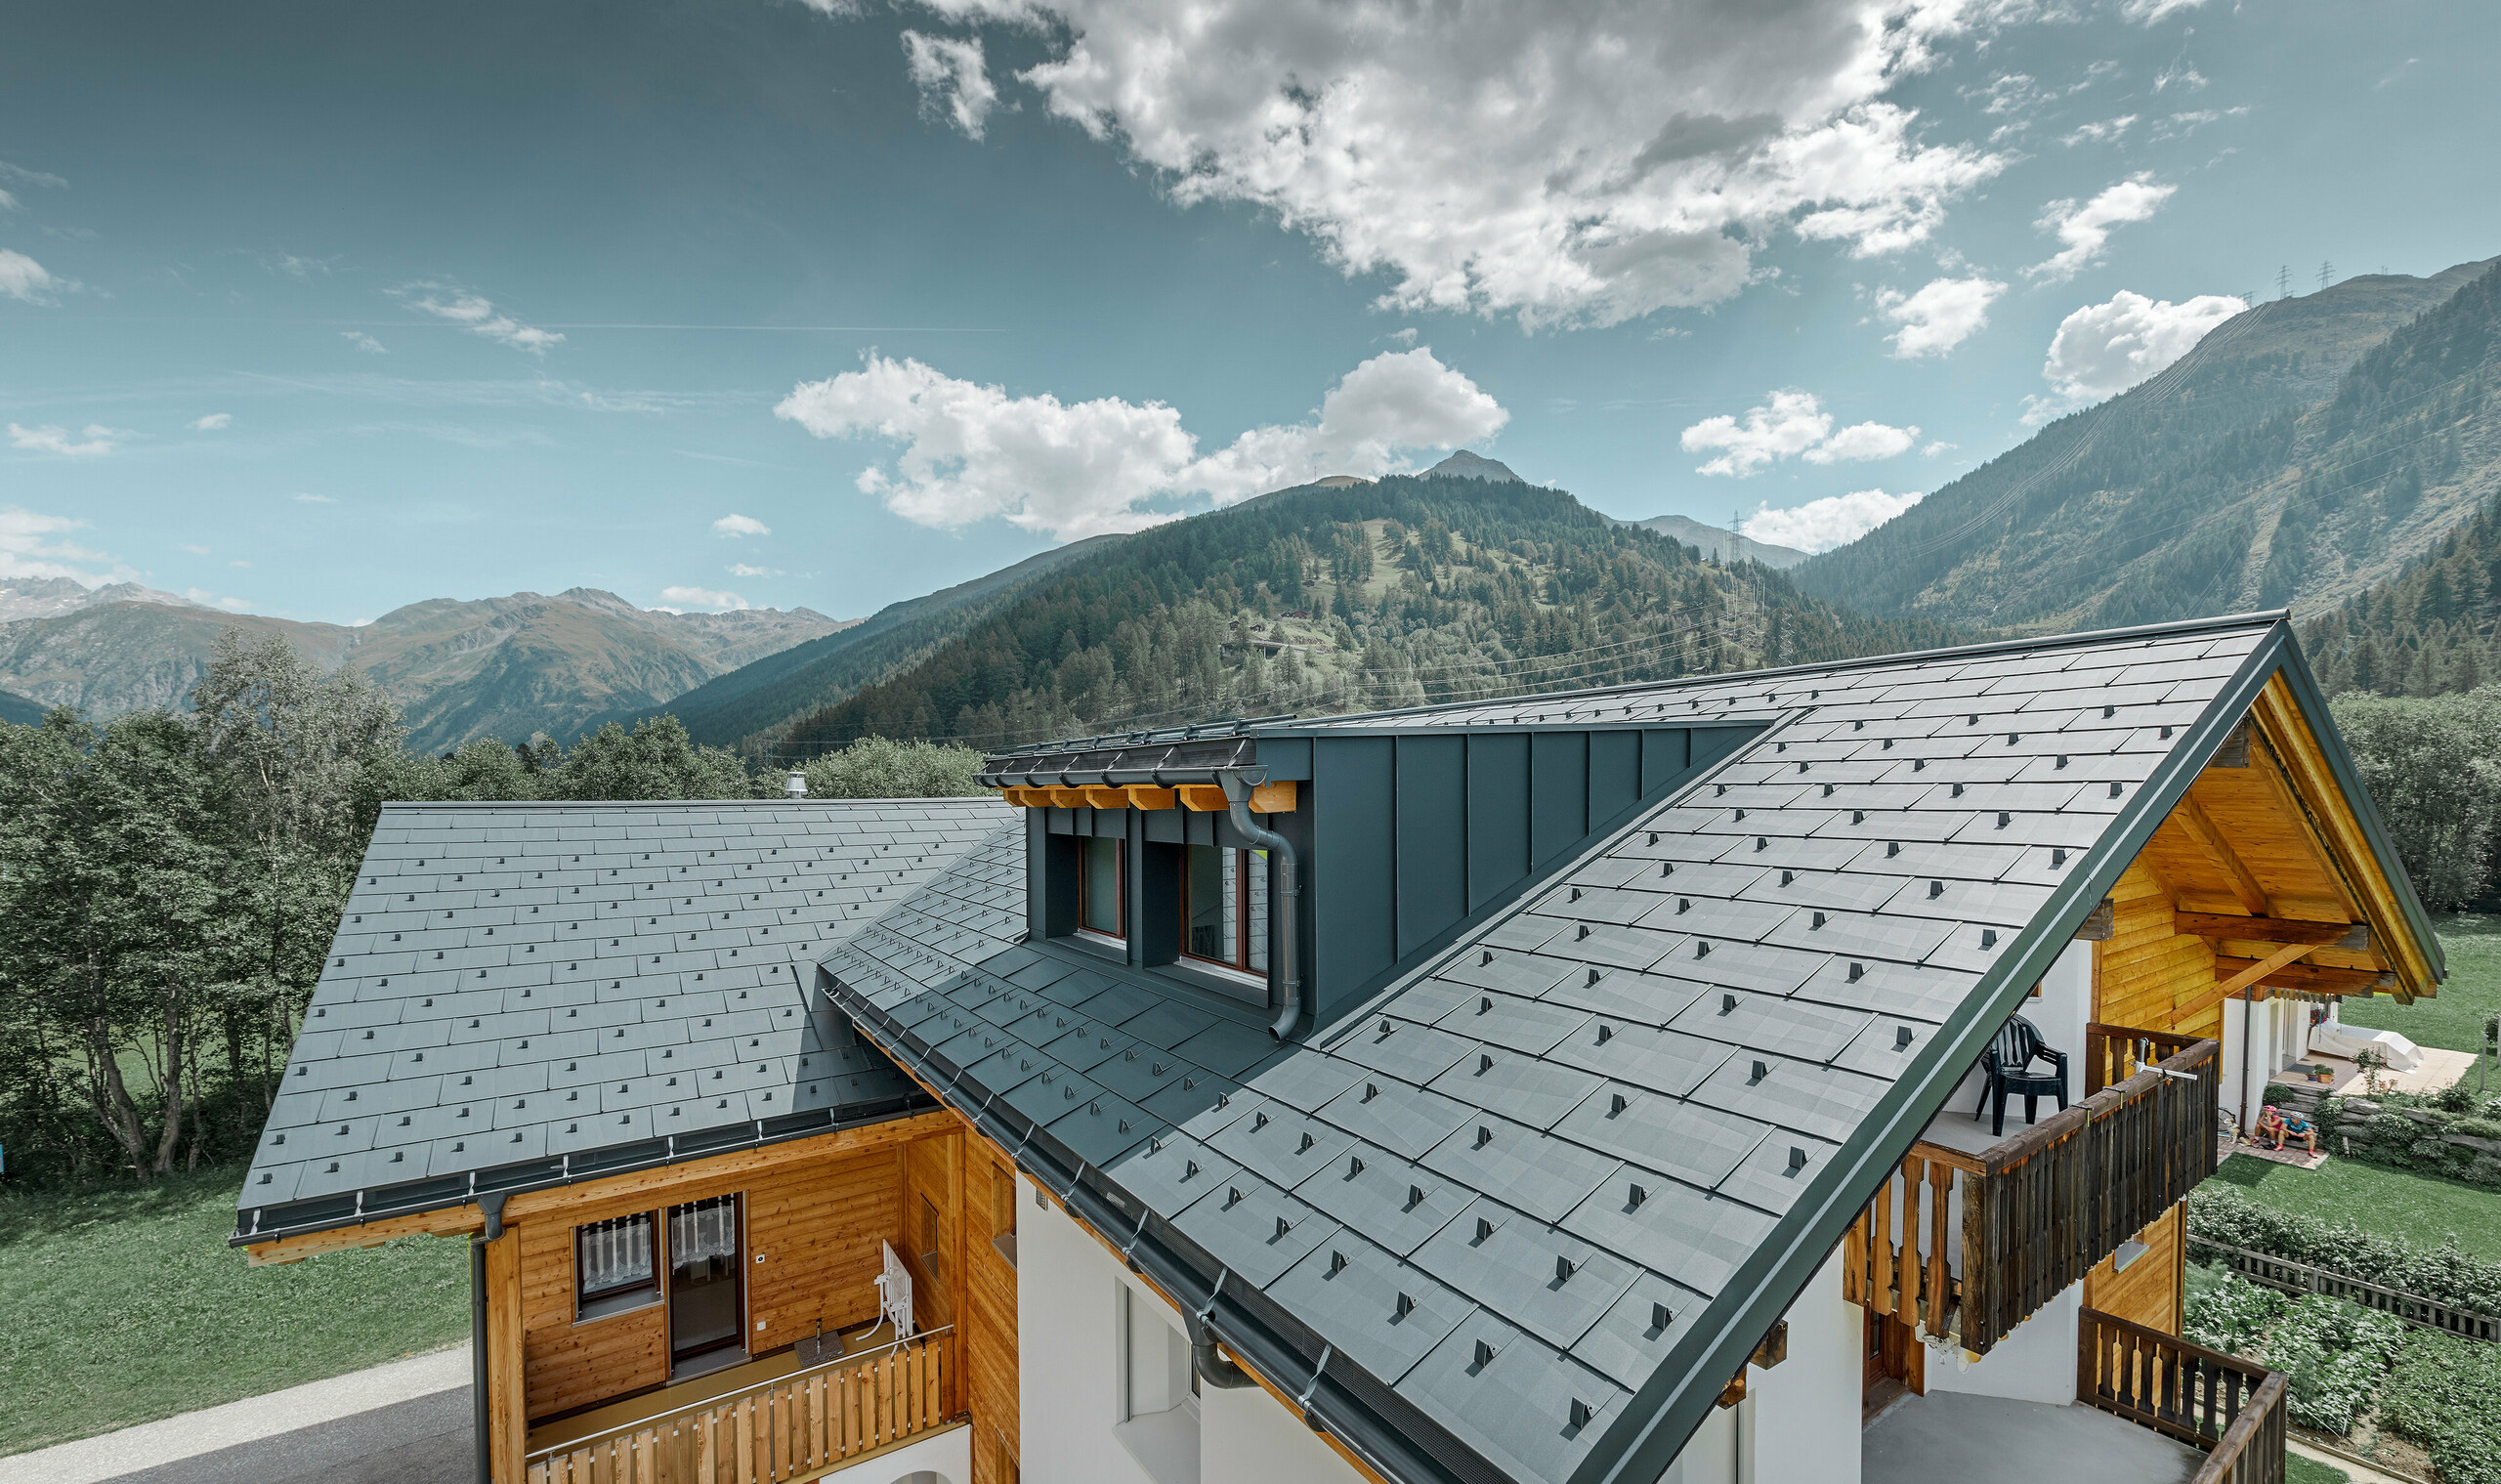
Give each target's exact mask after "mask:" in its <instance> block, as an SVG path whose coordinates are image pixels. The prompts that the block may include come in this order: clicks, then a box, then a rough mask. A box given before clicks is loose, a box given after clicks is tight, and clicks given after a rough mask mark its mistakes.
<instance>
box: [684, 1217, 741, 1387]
mask: <svg viewBox="0 0 2501 1484" xmlns="http://www.w3.org/2000/svg"><path fill="white" fill-rule="evenodd" d="M741 1214H742V1211H741V1209H740V1203H739V1198H738V1197H737V1196H716V1197H714V1198H713V1199H711V1200H709V1201H697V1202H695V1203H693V1204H692V1205H688V1206H672V1207H670V1208H669V1211H668V1354H669V1368H670V1370H671V1371H672V1372H676V1371H680V1370H683V1369H685V1368H687V1367H688V1366H689V1365H690V1363H699V1364H696V1367H695V1368H696V1369H698V1370H710V1369H711V1368H712V1367H713V1366H715V1365H725V1364H728V1363H730V1362H731V1361H733V1360H735V1359H737V1358H738V1357H739V1356H742V1355H743V1354H745V1352H746V1304H745V1301H744V1299H745V1293H744V1292H743V1282H744V1280H743V1277H742V1273H741V1266H742V1264H741V1261H740V1253H741V1251H742V1248H743V1244H742V1242H741V1240H740V1227H741V1224H742V1223H741V1222H740V1219H739V1218H740V1216H741Z"/></svg>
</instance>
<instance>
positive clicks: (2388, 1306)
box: [2188, 1232, 2501, 1343]
mask: <svg viewBox="0 0 2501 1484" xmlns="http://www.w3.org/2000/svg"><path fill="white" fill-rule="evenodd" d="M2188 1245H2189V1246H2190V1247H2197V1248H2203V1249H2205V1250H2206V1251H2210V1252H2216V1253H2220V1254H2221V1255H2222V1257H2223V1259H2224V1262H2225V1265H2226V1266H2228V1267H2229V1268H2230V1269H2231V1270H2232V1271H2233V1272H2235V1273H2238V1274H2240V1275H2241V1276H2242V1277H2244V1278H2247V1279H2249V1280H2251V1281H2252V1282H2255V1283H2263V1284H2265V1285H2267V1286H2268V1288H2270V1289H2279V1290H2281V1291H2282V1292H2284V1293H2327V1294H2331V1295H2333V1296H2335V1297H2338V1298H2350V1299H2352V1300H2353V1302H2355V1303H2358V1304H2360V1305H2361V1306H2362V1307H2364V1308H2366V1309H2377V1310H2379V1311H2380V1312H2381V1313H2383V1314H2394V1315H2395V1316H2396V1317H2397V1318H2399V1319H2402V1320H2404V1321H2405V1322H2406V1323H2407V1324H2410V1325H2418V1326H2420V1327H2422V1328H2423V1329H2426V1330H2438V1331H2440V1332H2441V1333H2443V1334H2446V1335H2459V1336H2465V1337H2466V1338H2468V1339H2481V1340H2490V1341H2493V1342H2496V1343H2501V1319H2496V1318H2494V1317H2493V1316H2491V1315H2489V1314H2478V1313H2476V1312H2474V1311H2473V1310H2471V1309H2460V1308H2453V1307H2451V1306H2450V1305H2448V1304H2445V1303H2439V1302H2436V1301H2435V1300H2433V1299H2429V1298H2426V1297H2424V1296H2423V1295H2422V1294H2420V1293H2406V1292H2405V1291H2403V1290H2402V1289H2384V1288H2382V1287H2380V1286H2379V1285H2378V1284H2376V1283H2365V1282H2363V1281H2362V1280H2361V1279H2359V1278H2349V1277H2347V1276H2346V1275H2345V1274H2343V1273H2337V1272H2330V1271H2329V1270H2328V1269H2326V1268H2323V1267H2312V1266H2311V1265H2310V1264H2309V1263H2307V1262H2295V1261H2294V1260H2292V1259H2291V1258H2290V1257H2278V1256H2276V1255H2275V1254H2274V1253H2272V1252H2261V1251H2252V1250H2250V1249H2249V1248H2245V1247H2234V1246H2232V1245H2231V1244H2230V1243H2228V1242H2217V1241H2215V1240H2214V1239H2213V1238H2211V1237H2200V1236H2198V1235H2197V1234H2196V1233H2195V1232H2190V1233H2189V1234H2188Z"/></svg>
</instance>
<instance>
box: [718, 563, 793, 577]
mask: <svg viewBox="0 0 2501 1484" xmlns="http://www.w3.org/2000/svg"><path fill="white" fill-rule="evenodd" d="M724 570H725V571H727V572H729V574H730V575H731V576H733V577H778V576H781V575H782V570H781V569H780V568H778V567H749V566H748V565H746V564H745V563H744V562H732V563H731V564H730V565H729V566H728V567H727V568H726V569H724Z"/></svg>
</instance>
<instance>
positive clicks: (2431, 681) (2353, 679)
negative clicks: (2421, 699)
mask: <svg viewBox="0 0 2501 1484" xmlns="http://www.w3.org/2000/svg"><path fill="white" fill-rule="evenodd" d="M2497 629H2501V498H2496V499H2494V500H2490V501H2487V502H2486V503H2485V504H2484V506H2483V508H2482V509H2480V510H2479V511H2477V512H2476V514H2475V516H2474V518H2473V519H2472V520H2469V521H2468V522H2467V523H2466V524H2465V525H2463V526H2460V527H2458V528H2457V529H2456V530H2452V531H2450V532H2449V533H2448V534H2447V535H2445V536H2442V537H2441V538H2440V540H2439V542H2438V544H2437V545H2436V546H2435V547H2433V549H2432V551H2431V552H2430V554H2428V555H2426V556H2424V557H2422V558H2420V559H2418V560H2417V561H2416V562H2415V563H2414V565H2413V566H2411V567H2409V568H2407V569H2406V570H2405V571H2404V572H2399V573H2398V574H2396V575H2395V576H2394V577H2391V578H2389V579H2387V580H2386V581H2383V582H2380V583H2378V584H2376V585H2374V586H2373V587H2372V588H2371V590H2370V591H2368V592H2366V593H2363V594H2361V595H2359V596H2358V597H2355V598H2353V599H2350V600H2348V601H2347V602H2346V603H2344V604H2343V605H2342V606H2340V607H2338V608H2337V609H2336V610H2335V611H2334V612H2332V613H2328V614H2323V615H2319V616H2318V617H2316V618H2313V619H2311V620H2310V622H2308V623H2305V624H2303V625H2302V628H2301V636H2302V649H2303V650H2304V651H2305V652H2306V653H2307V654H2308V655H2309V656H2310V664H2311V666H2312V667H2313V668H2314V669H2316V670H2317V671H2318V678H2319V684H2320V685H2321V686H2322V687H2323V688H2324V689H2325V690H2326V692H2327V694H2328V695H2330V696H2334V695H2338V694H2340V693H2342V692H2345V691H2372V692H2376V693H2378V694H2379V695H2382V696H2438V695H2442V694H2445V693H2447V692H2451V691H2472V690H2474V689H2475V688H2476V687H2478V686H2482V685H2491V684H2493V683H2495V682H2501V647H2496V644H2495V639H2496V630H2497Z"/></svg>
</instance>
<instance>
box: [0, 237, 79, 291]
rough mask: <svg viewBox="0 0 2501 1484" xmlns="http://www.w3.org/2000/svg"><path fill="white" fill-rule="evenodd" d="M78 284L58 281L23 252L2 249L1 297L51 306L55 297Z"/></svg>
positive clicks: (0, 271)
mask: <svg viewBox="0 0 2501 1484" xmlns="http://www.w3.org/2000/svg"><path fill="white" fill-rule="evenodd" d="M77 286H78V285H77V284H75V283H73V282H71V281H70V280H68V279H67V278H59V277H55V276H53V275H52V274H51V273H50V272H49V271H47V270H46V269H45V268H44V266H43V265H42V264H40V263H38V262H36V261H35V260H34V259H32V258H29V257H27V256H26V255H25V254H24V253H21V252H14V251H12V250H10V249H9V248H6V247H0V294H6V295H8V296H9V297H10V298H12V299H18V300H21V301H23V302H25V303H27V304H50V303H51V302H52V296H53V295H54V294H56V293H59V292H63V291H65V290H70V289H75V288H76V287H77Z"/></svg>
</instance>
